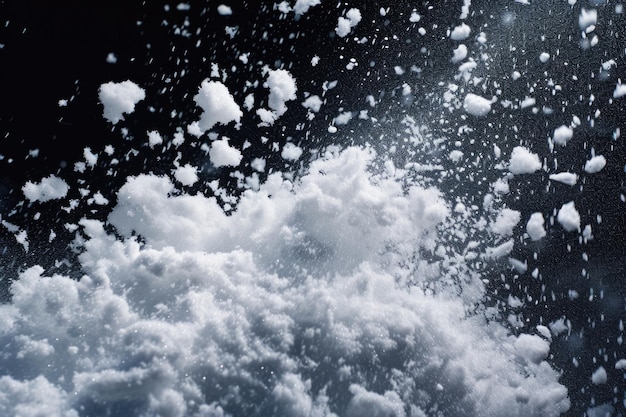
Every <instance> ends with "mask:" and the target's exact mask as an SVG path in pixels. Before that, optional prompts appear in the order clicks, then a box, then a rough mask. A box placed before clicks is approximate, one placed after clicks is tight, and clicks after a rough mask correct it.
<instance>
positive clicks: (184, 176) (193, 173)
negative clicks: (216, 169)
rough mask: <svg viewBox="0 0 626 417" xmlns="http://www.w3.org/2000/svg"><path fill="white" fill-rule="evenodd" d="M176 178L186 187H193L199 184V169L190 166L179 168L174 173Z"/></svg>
mask: <svg viewBox="0 0 626 417" xmlns="http://www.w3.org/2000/svg"><path fill="white" fill-rule="evenodd" d="M174 178H176V181H178V182H180V183H181V184H182V185H185V186H192V185H194V184H195V183H196V182H198V168H196V167H194V166H193V165H190V164H185V165H183V166H179V167H177V168H176V170H175V171H174Z"/></svg>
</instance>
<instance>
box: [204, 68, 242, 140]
mask: <svg viewBox="0 0 626 417" xmlns="http://www.w3.org/2000/svg"><path fill="white" fill-rule="evenodd" d="M193 100H194V101H195V102H196V104H197V105H198V106H199V107H201V108H202V110H203V112H202V115H201V116H200V120H199V121H198V126H197V127H198V129H199V132H200V133H201V134H204V132H206V131H207V130H210V129H212V128H213V126H215V125H216V124H218V123H220V124H224V125H225V124H228V123H230V122H233V121H234V122H237V123H239V121H240V120H241V117H242V116H243V112H242V111H241V109H240V108H239V106H238V105H237V103H235V99H234V97H233V96H232V95H231V94H230V92H229V91H228V88H227V87H226V86H225V85H224V84H222V83H221V82H219V81H209V80H208V79H205V80H204V81H202V83H201V85H200V89H199V91H198V94H196V95H195V96H194V98H193Z"/></svg>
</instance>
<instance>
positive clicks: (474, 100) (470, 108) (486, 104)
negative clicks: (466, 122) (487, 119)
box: [463, 93, 491, 117]
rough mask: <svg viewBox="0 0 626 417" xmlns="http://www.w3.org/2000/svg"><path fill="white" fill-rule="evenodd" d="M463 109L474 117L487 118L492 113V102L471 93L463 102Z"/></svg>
mask: <svg viewBox="0 0 626 417" xmlns="http://www.w3.org/2000/svg"><path fill="white" fill-rule="evenodd" d="M463 108H464V109H465V111H466V112H467V113H469V114H471V115H472V116H476V117H482V116H486V115H487V114H488V113H489V112H490V111H491V101H489V100H487V99H486V98H484V97H481V96H478V95H476V94H472V93H469V94H467V95H466V96H465V100H464V101H463Z"/></svg>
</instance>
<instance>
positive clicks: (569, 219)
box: [557, 201, 580, 232]
mask: <svg viewBox="0 0 626 417" xmlns="http://www.w3.org/2000/svg"><path fill="white" fill-rule="evenodd" d="M557 220H558V221H559V223H561V226H563V229H565V230H567V231H568V232H574V231H576V230H579V229H580V214H578V210H576V206H575V205H574V202H573V201H570V202H569V203H565V204H563V205H562V206H561V208H560V209H559V213H558V215H557Z"/></svg>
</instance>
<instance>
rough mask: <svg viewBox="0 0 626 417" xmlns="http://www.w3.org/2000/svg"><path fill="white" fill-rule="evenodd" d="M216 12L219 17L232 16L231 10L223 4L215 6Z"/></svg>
mask: <svg viewBox="0 0 626 417" xmlns="http://www.w3.org/2000/svg"><path fill="white" fill-rule="evenodd" d="M217 12H218V13H219V14H220V15H221V16H230V15H232V14H233V9H232V8H231V7H230V6H227V5H225V4H220V5H219V6H217Z"/></svg>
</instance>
